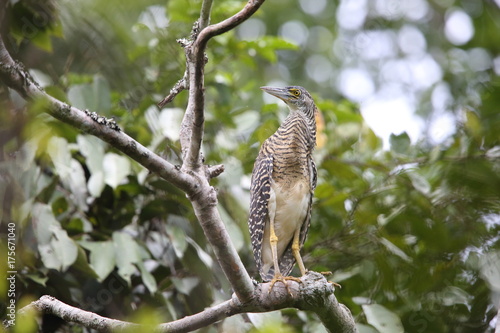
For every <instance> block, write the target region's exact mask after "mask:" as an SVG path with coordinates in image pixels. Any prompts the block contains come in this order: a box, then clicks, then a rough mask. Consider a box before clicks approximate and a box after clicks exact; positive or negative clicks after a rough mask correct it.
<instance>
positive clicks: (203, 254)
mask: <svg viewBox="0 0 500 333" xmlns="http://www.w3.org/2000/svg"><path fill="white" fill-rule="evenodd" d="M186 240H187V241H188V243H189V244H191V245H192V246H193V247H194V248H195V249H196V252H198V257H199V258H200V260H201V261H203V263H204V264H205V265H206V266H207V267H208V268H211V267H212V265H213V263H214V261H213V259H212V257H211V256H210V255H209V254H208V253H206V252H205V251H204V250H203V249H202V248H201V247H200V246H199V245H198V244H196V242H195V241H194V240H193V239H191V238H190V237H187V236H186Z"/></svg>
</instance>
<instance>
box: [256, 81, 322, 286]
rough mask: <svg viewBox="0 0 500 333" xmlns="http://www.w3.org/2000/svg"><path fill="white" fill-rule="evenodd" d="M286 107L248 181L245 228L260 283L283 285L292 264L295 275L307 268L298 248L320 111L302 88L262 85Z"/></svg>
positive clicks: (313, 176) (312, 182)
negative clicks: (295, 270) (286, 113)
mask: <svg viewBox="0 0 500 333" xmlns="http://www.w3.org/2000/svg"><path fill="white" fill-rule="evenodd" d="M260 89H262V90H263V91H264V92H266V93H268V94H270V95H272V96H275V97H277V98H279V99H281V100H282V101H284V102H285V104H286V105H287V106H288V108H289V110H290V113H289V114H288V116H287V117H286V119H285V120H284V121H283V123H282V124H281V125H280V127H279V128H278V129H277V131H276V132H275V133H274V134H273V135H271V136H270V137H269V138H268V139H266V140H265V141H264V142H263V144H262V146H261V148H260V151H259V154H258V156H257V158H256V160H255V163H254V168H253V172H252V178H251V185H250V214H249V218H248V226H249V230H250V238H251V243H252V249H253V254H254V258H255V262H256V265H257V268H258V270H259V273H260V276H261V278H262V280H263V281H265V282H269V281H270V282H271V285H270V289H269V292H270V291H271V290H272V288H273V286H274V284H275V283H276V282H281V283H283V284H284V285H285V286H286V288H287V289H288V284H287V282H286V281H287V280H294V281H297V282H301V280H300V279H299V278H296V277H293V276H289V274H290V272H291V271H292V269H293V267H294V264H295V262H297V264H298V266H299V269H300V273H301V274H302V275H305V274H306V272H307V270H306V268H305V266H304V263H303V261H302V257H301V255H300V250H301V248H302V246H303V244H304V241H305V239H306V235H307V232H308V229H309V225H310V222H311V207H312V202H313V194H314V189H315V188H316V182H317V170H316V165H315V163H314V160H313V156H312V154H313V151H314V147H315V144H316V118H317V117H318V114H319V110H318V108H317V107H316V105H315V103H314V100H313V98H312V97H311V95H310V94H309V92H307V90H306V89H304V88H303V87H300V86H289V87H284V88H277V87H268V86H264V87H261V88H260Z"/></svg>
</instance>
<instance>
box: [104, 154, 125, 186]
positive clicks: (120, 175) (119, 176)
mask: <svg viewBox="0 0 500 333" xmlns="http://www.w3.org/2000/svg"><path fill="white" fill-rule="evenodd" d="M103 166H104V181H105V182H106V184H108V185H109V186H111V187H112V188H113V189H114V188H116V187H117V186H118V185H120V184H121V183H122V181H123V180H124V179H125V178H126V177H127V176H128V175H129V174H130V169H131V168H130V160H129V159H128V158H126V157H123V156H120V155H117V154H114V153H107V154H106V155H105V156H104V160H103Z"/></svg>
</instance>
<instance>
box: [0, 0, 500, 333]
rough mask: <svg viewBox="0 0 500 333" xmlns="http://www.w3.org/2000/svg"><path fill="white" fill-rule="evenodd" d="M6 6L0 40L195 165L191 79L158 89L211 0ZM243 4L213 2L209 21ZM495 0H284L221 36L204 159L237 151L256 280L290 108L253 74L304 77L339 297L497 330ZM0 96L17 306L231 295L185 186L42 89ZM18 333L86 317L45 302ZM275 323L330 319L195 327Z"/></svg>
mask: <svg viewBox="0 0 500 333" xmlns="http://www.w3.org/2000/svg"><path fill="white" fill-rule="evenodd" d="M7 3H8V7H7V9H6V16H5V18H6V20H5V21H4V24H3V25H2V27H1V29H2V30H1V32H2V36H3V38H4V40H5V42H6V44H7V46H8V48H9V50H10V52H11V54H12V55H13V57H14V58H15V59H18V60H19V61H21V62H22V63H24V64H25V66H26V67H27V68H28V69H29V70H30V73H31V74H32V75H33V76H34V77H35V78H36V79H37V80H38V82H39V83H40V84H41V85H42V86H43V87H44V89H45V90H46V91H47V92H48V93H50V94H52V95H53V96H55V97H57V98H59V99H61V100H64V101H66V102H68V103H70V104H72V105H74V106H76V107H79V108H82V109H89V110H91V111H96V112H98V113H99V114H101V115H104V116H106V117H108V118H110V117H114V119H115V120H116V121H117V123H118V124H119V125H120V127H121V128H122V129H123V130H124V131H125V132H126V133H127V134H129V135H131V136H132V137H134V138H135V139H136V140H138V141H139V142H141V143H142V144H144V145H146V146H148V147H149V148H150V149H152V150H154V151H155V152H157V153H159V154H160V155H162V156H164V157H165V158H166V159H168V160H169V161H171V162H173V163H177V164H178V163H180V160H179V151H180V146H179V142H178V130H179V124H180V120H181V118H182V115H183V110H184V108H185V106H186V102H187V93H186V92H183V93H181V94H179V95H178V96H177V98H176V99H175V100H174V102H172V103H171V104H169V105H167V106H166V107H165V108H164V109H162V110H159V109H158V108H157V107H156V103H157V102H158V101H160V100H161V99H162V98H163V97H164V96H165V95H166V94H168V92H169V90H170V88H171V87H173V85H174V84H175V83H176V82H177V80H179V79H180V78H181V77H182V76H183V73H184V64H185V59H184V53H183V50H182V48H181V46H180V45H179V44H177V43H176V39H178V38H184V37H188V36H189V34H190V31H191V28H192V25H193V22H194V21H195V20H196V19H197V18H198V16H199V11H200V8H201V1H200V0H169V1H152V0H147V1H142V2H132V1H118V0H109V1H106V2H103V1H97V0H85V1H77V2H75V1H68V0H61V1H56V0H51V1H47V0H45V1H35V0H31V1H28V0H24V1H23V0H19V1H14V0H10V1H7ZM244 4H245V2H244V1H223V0H220V1H214V4H213V10H212V16H211V19H212V22H219V21H221V20H223V19H225V18H227V17H228V16H230V15H232V14H234V13H235V12H237V11H238V10H239V9H241V8H242V7H243V6H244ZM499 6H500V2H499V1H498V0H496V1H492V0H489V1H479V0H462V1H457V0H432V1H431V0H429V1H427V0H414V1H396V0H346V1H330V0H300V1H296V0H286V1H285V0H273V1H267V2H265V3H264V5H263V6H262V7H261V9H260V10H259V11H258V12H257V13H256V14H255V15H254V16H253V17H252V18H251V19H250V20H248V21H247V22H245V23H244V24H242V25H241V26H240V27H238V28H237V29H235V30H234V31H231V32H229V33H226V34H224V35H221V36H219V37H216V38H215V39H213V40H212V41H211V42H210V43H209V45H208V49H207V56H208V59H209V62H208V63H207V66H206V70H205V74H206V77H205V79H206V101H207V104H206V126H205V140H204V144H203V151H204V154H205V157H206V161H207V163H209V164H218V163H223V164H224V165H225V166H226V172H224V173H223V174H222V175H221V176H220V177H219V178H218V179H216V180H214V186H216V187H217V189H218V191H219V209H220V211H221V215H222V216H223V219H224V222H225V224H226V226H227V228H228V231H229V233H230V235H231V238H232V240H233V243H234V245H235V246H236V248H237V249H238V251H239V253H240V255H241V258H242V260H243V262H244V263H245V265H246V267H247V268H248V270H249V272H250V274H251V275H252V276H254V277H257V275H258V274H256V270H255V265H254V263H253V257H252V254H251V246H250V242H249V236H248V231H247V222H246V220H247V215H248V203H249V193H248V191H249V185H250V174H251V171H252V166H253V161H254V160H255V157H256V156H257V153H258V150H259V147H260V144H261V143H262V142H263V141H264V140H265V139H266V138H267V137H268V136H270V135H271V134H272V133H273V132H274V131H275V130H276V128H277V127H278V126H279V123H280V122H281V121H282V120H283V119H284V117H286V114H287V112H288V111H287V109H286V107H285V106H284V104H283V103H281V102H279V101H278V100H276V99H274V98H272V97H270V96H266V95H264V94H263V93H262V92H261V91H260V90H259V87H260V86H263V85H277V86H283V85H301V86H304V87H305V88H306V89H308V90H309V92H311V94H312V95H313V97H314V98H315V100H316V102H317V105H318V106H319V107H320V109H321V110H322V113H323V116H324V118H325V128H324V132H323V136H322V139H323V140H324V143H323V144H322V145H321V146H320V147H318V148H317V150H316V153H315V159H316V161H317V165H318V169H319V180H318V187H317V189H316V193H315V197H316V199H315V204H314V208H313V218H312V226H311V229H310V234H309V236H308V240H307V242H306V244H305V247H304V249H303V254H304V258H305V264H306V266H307V267H308V268H309V269H312V270H317V271H327V270H330V271H332V272H333V273H334V274H333V275H332V276H331V277H330V279H331V280H332V281H335V282H338V283H340V284H341V285H342V289H339V290H337V291H336V296H337V298H338V299H339V301H340V302H342V303H344V304H346V305H347V306H348V307H349V308H350V309H351V311H352V313H353V315H354V317H355V319H356V321H357V323H358V327H359V330H360V332H384V333H385V332H403V331H404V332H494V329H495V325H497V321H498V316H497V313H498V308H499V304H500V236H499V231H500V132H499V129H500V112H499V105H500V78H499V75H500V7H499ZM0 95H1V99H0V105H1V111H2V112H0V117H1V122H0V137H1V143H2V146H1V147H2V150H1V154H0V158H1V161H0V175H1V177H0V183H1V185H0V198H2V203H3V205H2V211H1V218H2V228H1V233H2V243H1V247H2V248H5V246H6V244H5V242H4V239H5V237H3V236H4V235H5V234H6V233H7V229H6V225H7V223H9V222H15V223H16V225H17V239H16V242H17V270H18V275H17V297H18V303H17V304H18V307H21V306H22V305H23V304H27V303H28V302H29V301H31V300H34V299H37V298H38V297H40V296H41V295H43V294H50V295H52V296H54V297H57V298H58V299H60V300H62V301H64V302H67V303H69V304H72V305H75V306H78V307H80V308H84V309H86V310H89V311H93V312H96V313H99V314H101V315H103V316H108V317H111V318H116V319H124V320H132V321H137V322H143V323H155V322H165V321H170V320H174V319H177V318H180V317H183V316H185V315H189V314H193V313H196V312H198V311H200V310H202V309H204V308H205V307H208V306H210V305H212V304H216V303H219V302H221V301H223V300H226V299H228V298H229V297H230V295H231V290H230V286H229V284H228V283H227V281H226V280H225V278H224V275H223V274H222V272H221V270H220V268H219V267H218V264H217V262H216V261H215V258H214V256H213V253H212V250H211V248H210V245H209V244H207V242H206V240H205V237H204V235H203V232H202V230H201V228H200V227H199V225H198V222H197V221H196V218H195V216H194V214H193V212H192V209H191V207H190V204H189V201H188V200H187V199H186V198H185V196H184V194H183V193H182V192H180V191H179V190H178V189H176V188H174V187H173V186H171V185H170V184H168V183H167V182H165V181H164V180H162V179H160V178H159V177H158V176H156V175H153V174H150V173H149V172H148V171H147V170H145V169H144V168H143V167H141V166H140V165H138V164H137V163H136V162H134V161H132V160H131V159H129V158H127V157H125V156H123V155H121V154H120V153H118V152H117V151H116V150H114V149H113V148H112V147H110V146H109V145H107V144H105V143H103V142H100V141H99V140H98V139H96V138H93V137H91V136H89V135H86V134H85V133H82V132H80V131H78V130H77V129H74V128H71V127H69V126H67V125H65V124H62V123H60V122H58V121H57V120H55V119H53V118H51V117H50V116H48V115H46V114H45V113H44V109H45V107H46V106H45V105H44V103H41V102H40V101H31V102H29V103H27V102H25V101H23V100H22V99H21V98H20V97H19V96H18V95H17V94H16V93H15V92H13V91H12V90H9V89H8V88H7V87H6V86H5V85H4V84H3V83H2V84H1V85H0ZM2 253H4V252H3V250H2ZM3 265H6V262H5V260H2V261H0V267H1V268H2V271H4V270H6V267H3ZM4 268H5V269H4ZM294 273H295V274H298V271H294ZM6 289H7V285H6V282H5V279H2V280H1V281H0V290H6ZM0 297H1V300H2V303H3V302H4V301H5V300H6V292H3V291H2V292H1V293H0ZM0 310H1V312H2V313H5V307H4V306H2V307H1V308H0ZM13 331H14V332H36V331H44V332H56V331H57V332H82V331H85V330H84V329H83V330H82V329H81V328H78V327H75V326H71V325H65V324H64V323H63V322H62V321H61V320H58V319H57V318H54V317H49V316H45V317H44V318H43V321H41V322H38V323H35V322H34V321H31V320H23V321H19V322H18V323H17V325H16V327H14V329H13ZM277 331H281V332H322V331H324V328H323V327H322V326H321V324H320V323H319V322H318V320H317V318H316V317H315V316H314V315H313V314H311V313H306V312H302V311H297V310H294V309H288V310H283V311H277V312H272V313H269V314H245V315H237V316H234V317H231V318H228V319H226V320H224V321H223V322H222V323H219V324H217V325H213V326H211V327H208V328H204V329H201V330H200V332H277Z"/></svg>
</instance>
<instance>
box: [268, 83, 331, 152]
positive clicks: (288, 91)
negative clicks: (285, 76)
mask: <svg viewBox="0 0 500 333" xmlns="http://www.w3.org/2000/svg"><path fill="white" fill-rule="evenodd" d="M260 89H262V90H264V91H265V92H266V93H268V94H270V95H273V96H275V97H278V98H279V99H281V100H282V101H283V102H285V103H286V105H288V107H289V108H290V110H291V111H292V112H295V111H299V112H303V113H304V114H305V115H306V116H307V117H308V118H309V119H311V121H312V124H314V125H313V126H315V128H314V132H315V133H316V130H317V131H318V133H317V136H316V140H317V142H316V143H317V145H318V146H319V147H322V146H324V144H325V142H326V134H325V133H324V128H325V121H324V119H323V116H322V114H321V112H320V111H319V109H318V108H317V107H316V105H315V104H314V100H313V99H312V97H311V94H309V93H308V92H307V90H305V89H304V88H303V87H300V86H290V87H284V88H276V87H260ZM316 127H317V128H316Z"/></svg>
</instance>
